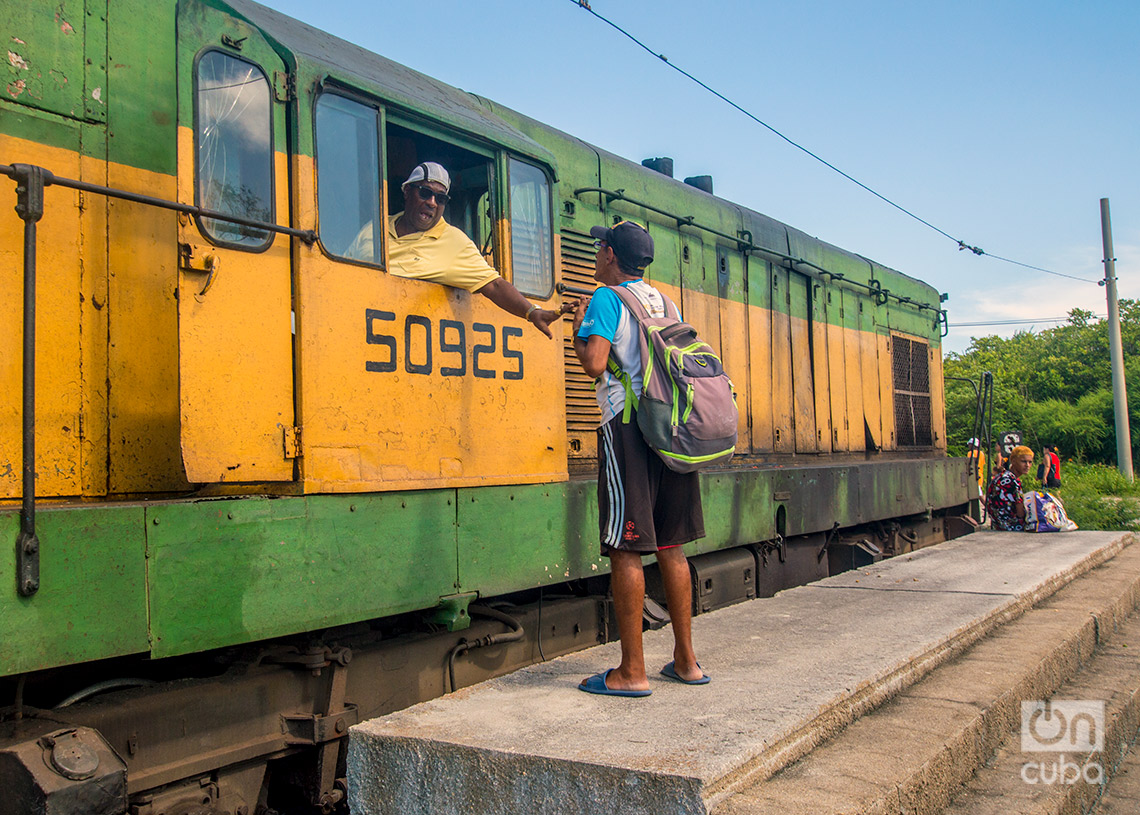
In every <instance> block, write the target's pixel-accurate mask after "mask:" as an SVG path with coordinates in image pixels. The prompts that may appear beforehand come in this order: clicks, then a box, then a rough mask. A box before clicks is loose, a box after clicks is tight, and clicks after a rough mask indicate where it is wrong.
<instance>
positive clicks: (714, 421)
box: [608, 286, 738, 473]
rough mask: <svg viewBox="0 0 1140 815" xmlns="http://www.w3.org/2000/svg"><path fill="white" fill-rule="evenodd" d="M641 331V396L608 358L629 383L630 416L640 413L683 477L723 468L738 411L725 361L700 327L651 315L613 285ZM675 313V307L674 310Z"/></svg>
mask: <svg viewBox="0 0 1140 815" xmlns="http://www.w3.org/2000/svg"><path fill="white" fill-rule="evenodd" d="M609 289H610V291H612V292H613V293H614V294H616V295H617V296H618V298H619V299H620V300H621V301H622V303H624V304H625V306H626V308H628V309H629V310H630V312H631V313H632V314H633V316H634V317H635V318H636V319H637V324H638V325H639V326H640V327H641V332H640V334H641V336H640V343H639V344H640V349H641V370H642V393H641V398H640V399H638V398H637V397H636V396H634V394H633V388H632V387H631V384H630V381H629V376H627V375H626V374H625V373H624V372H623V371H622V370H621V369H620V368H619V367H618V365H617V363H616V362H614V360H613V358H612V357H611V358H610V360H609V365H608V367H609V370H610V372H611V373H613V374H614V376H616V377H617V378H618V379H620V380H621V381H622V383H623V384H624V385H625V405H626V409H625V414H624V416H623V418H622V420H623V421H625V422H628V421H629V413H630V409H631V408H635V409H636V410H637V426H638V427H639V428H641V435H642V436H644V437H645V442H646V444H648V445H649V446H650V447H651V448H652V449H653V450H654V451H655V452H656V453H657V455H659V456H660V457H661V459H662V460H663V461H664V462H665V465H666V466H667V467H668V468H669V469H671V470H674V471H676V472H679V473H691V472H693V471H695V470H699V469H701V468H702V467H707V466H709V465H711V464H723V463H725V462H727V461H728V460H729V459H730V458H732V454H733V452H734V451H735V450H736V426H737V418H738V413H737V409H736V393H735V389H734V388H733V385H732V380H731V379H729V378H728V374H726V373H725V371H724V365H723V364H722V363H721V361H720V357H718V356H717V354H716V352H715V351H713V349H712V348H711V347H709V345H708V343H706V342H704V341H703V340H702V339H700V338H699V337H698V336H697V332H696V329H694V328H693V327H692V326H691V325H689V324H687V323H683V322H681V321H680V320H676V319H674V318H673V317H671V316H668V315H669V314H670V313H671V312H670V310H669V306H671V305H672V303H671V302H670V301H669V298H667V297H665V295H661V296H662V298H664V300H665V303H666V310H665V313H666V315H667V316H665V317H651V316H650V314H649V312H648V311H647V310H646V308H645V305H644V304H643V303H642V302H641V301H640V300H639V299H637V296H636V295H635V294H633V292H630V291H628V290H626V289H625V288H623V287H621V286H610V287H609ZM673 310H674V311H676V306H673Z"/></svg>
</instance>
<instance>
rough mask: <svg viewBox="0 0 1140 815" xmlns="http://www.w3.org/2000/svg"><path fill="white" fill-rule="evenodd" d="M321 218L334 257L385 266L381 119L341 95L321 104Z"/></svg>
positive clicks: (326, 96) (323, 239)
mask: <svg viewBox="0 0 1140 815" xmlns="http://www.w3.org/2000/svg"><path fill="white" fill-rule="evenodd" d="M316 132H317V214H318V218H319V222H320V223H319V226H320V235H321V243H322V244H323V245H324V247H325V250H326V251H328V252H329V253H331V254H333V255H338V256H340V257H345V258H349V259H351V260H359V261H363V262H365V263H373V264H376V265H377V266H379V265H382V264H383V262H384V254H383V242H382V241H383V234H384V232H383V230H384V220H383V218H382V217H381V215H380V156H379V146H380V116H379V112H378V111H377V110H376V108H372V107H369V106H367V105H362V104H360V103H359V102H354V101H352V100H351V99H346V98H344V97H343V96H336V95H334V94H331V93H326V94H322V95H321V97H320V98H319V99H318V100H317V126H316Z"/></svg>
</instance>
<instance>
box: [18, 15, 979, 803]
mask: <svg viewBox="0 0 1140 815" xmlns="http://www.w3.org/2000/svg"><path fill="white" fill-rule="evenodd" d="M0 23H2V24H3V33H4V35H5V39H6V46H7V52H8V59H7V60H6V61H5V62H3V63H0V71H2V72H3V78H2V80H0V172H2V173H3V175H4V176H5V177H0V274H2V275H3V280H4V281H5V285H4V286H3V287H2V288H0V529H2V530H3V539H4V540H6V541H7V544H6V545H3V546H0V706H2V707H0V789H2V790H3V794H0V813H17V812H19V813H23V812H51V813H76V814H78V813H108V814H113V815H119V813H123V812H127V811H129V812H130V813H133V814H134V815H159V813H190V812H195V813H240V814H241V815H253V813H270V812H273V811H278V812H308V811H324V812H330V811H333V810H334V809H336V808H338V807H342V806H343V800H344V792H345V790H344V780H343V779H344V769H343V768H344V745H345V738H346V731H347V728H348V727H349V726H351V725H352V724H354V723H355V722H357V721H360V720H362V719H365V718H368V717H372V716H376V715H379V714H382V713H385V712H389V711H392V710H396V709H399V708H401V707H404V706H407V705H409V704H412V703H414V702H417V701H420V700H423V699H427V698H431V697H433V696H436V695H439V694H441V693H445V692H447V691H449V690H452V689H453V688H455V687H457V686H459V685H465V684H470V683H472V682H475V681H478V680H480V679H482V678H485V677H488V676H491V675H494V674H497V673H502V672H505V671H509V670H512V669H514V668H517V667H518V666H521V665H524V664H528V663H531V662H534V661H537V660H540V659H547V658H550V657H552V656H554V655H557V654H562V653H567V652H570V651H573V650H575V649H579V648H583V647H587V646H589V645H592V644H594V643H597V642H600V641H605V640H606V639H607V638H612V636H613V634H612V631H611V621H610V617H609V604H608V600H607V562H606V560H605V559H604V558H600V557H599V555H598V530H597V508H596V494H595V484H594V477H595V472H594V470H595V468H596V441H595V428H596V425H597V421H598V410H597V406H596V404H595V401H594V394H593V391H592V388H591V384H592V383H591V382H589V381H588V380H587V378H586V377H585V375H584V374H583V373H582V371H581V369H580V367H579V366H578V364H577V362H576V360H575V358H574V354H573V351H572V348H571V345H570V338H569V336H568V332H569V323H568V321H567V322H563V323H561V324H556V325H555V326H554V327H555V330H556V336H555V340H553V341H551V340H548V339H547V338H546V337H545V336H543V335H542V334H540V333H539V332H538V331H535V330H534V329H533V328H532V327H531V326H528V325H527V324H526V323H525V322H524V321H523V320H521V319H518V318H514V317H511V316H510V315H508V314H506V313H504V312H502V311H500V310H498V309H496V308H495V307H494V306H493V305H492V304H491V303H490V302H489V301H487V300H486V298H483V297H481V296H479V295H478V294H475V295H472V294H469V293H468V292H465V291H461V290H456V289H452V288H447V287H445V286H442V285H439V284H436V283H431V282H425V281H420V280H412V279H406V278H401V277H397V276H394V275H390V274H388V272H387V271H386V269H385V253H384V241H385V236H384V230H383V229H382V224H383V223H384V219H385V217H386V216H388V215H390V214H392V213H395V212H397V211H398V210H399V208H400V194H399V190H398V187H399V184H400V182H401V181H402V180H403V179H404V178H405V177H407V175H408V172H409V171H410V169H411V168H413V167H415V166H416V165H417V164H418V163H420V162H422V161H437V162H440V163H441V164H443V165H444V166H446V167H447V168H448V169H449V170H450V172H451V176H452V179H453V185H452V190H451V200H450V202H449V204H448V207H447V213H446V218H447V220H448V221H449V222H450V223H452V224H454V225H456V226H458V227H460V228H461V229H463V230H464V231H465V232H466V233H467V234H468V235H469V236H470V237H471V239H472V240H473V241H474V243H475V244H476V245H477V246H478V247H479V248H480V249H481V250H482V252H483V253H484V254H485V255H486V257H487V258H488V259H489V261H490V262H491V263H492V265H494V266H495V268H497V269H499V270H500V271H501V272H502V274H503V275H504V276H505V277H506V278H507V279H509V280H510V281H511V282H512V283H513V284H514V285H515V287H517V288H518V289H519V290H520V291H522V292H523V293H524V294H525V295H527V296H528V297H529V298H530V299H531V300H532V302H534V303H537V304H540V305H542V306H544V307H548V308H554V307H557V306H558V305H559V304H560V303H562V302H563V301H564V300H567V299H576V298H577V297H578V296H580V295H581V294H583V293H588V292H589V291H590V290H592V288H593V285H594V283H593V281H592V273H593V254H594V250H593V246H592V240H591V239H590V238H589V229H590V227H591V226H595V225H599V224H612V223H615V222H617V221H619V220H621V219H632V220H636V221H638V222H640V223H642V224H645V225H646V226H647V227H648V229H649V231H650V233H651V234H652V236H653V238H654V241H655V244H656V259H655V261H654V263H653V265H652V266H651V267H650V270H649V274H648V278H649V279H650V280H651V281H652V282H653V283H654V284H655V285H657V286H658V287H660V288H661V289H662V290H663V291H665V292H666V293H667V294H668V295H669V296H670V297H671V298H672V299H673V300H674V301H676V302H677V303H678V304H680V306H681V309H682V312H683V317H684V319H685V321H686V322H688V323H690V324H692V325H693V326H695V327H696V329H697V330H698V332H699V333H700V335H701V336H702V338H704V339H706V340H707V341H709V342H710V343H711V344H712V345H713V346H714V347H717V348H718V349H719V350H720V352H721V355H722V357H723V360H724V362H725V366H726V368H727V369H728V371H729V373H730V374H731V375H732V377H733V380H734V382H735V386H736V390H737V400H738V406H739V409H740V411H739V412H740V423H739V443H738V445H737V454H736V456H735V458H733V460H732V461H731V462H730V463H729V464H728V465H725V466H722V467H719V468H716V469H713V470H710V471H706V472H704V473H703V474H702V491H703V495H704V499H705V517H706V522H707V527H708V536H707V537H706V538H704V539H703V540H701V541H699V542H696V543H694V544H690V545H689V546H688V547H687V551H688V553H689V554H690V556H691V563H692V571H693V604H694V611H695V612H696V613H703V612H706V611H710V610H712V609H715V608H718V607H720V606H723V605H725V604H727V603H731V602H738V601H741V600H746V599H749V598H753V597H757V596H765V595H771V594H772V593H774V592H775V591H778V590H779V589H781V588H784V587H787V586H791V585H796V584H800V583H803V582H807V581H810V580H814V579H816V578H819V577H822V576H826V575H827V574H828V573H829V572H834V571H836V570H840V569H844V568H852V567H855V566H858V565H861V564H864V563H867V562H870V561H871V560H874V559H876V558H879V557H882V556H891V555H896V554H899V553H901V552H906V551H909V550H910V549H912V548H915V547H919V546H925V545H929V544H932V543H936V542H939V541H942V540H945V539H946V538H948V537H953V536H955V535H957V534H961V533H962V532H963V531H965V530H966V529H967V528H968V523H967V522H966V521H965V520H964V518H963V516H965V515H966V514H967V513H968V512H969V508H970V503H971V501H974V500H976V497H977V483H976V481H974V480H973V479H970V478H969V477H968V471H967V467H966V465H965V462H964V460H963V459H953V458H948V457H947V455H946V439H945V435H944V433H945V431H944V427H945V421H944V415H943V414H944V407H943V401H942V400H943V382H942V364H941V339H942V335H943V329H944V327H945V312H944V311H943V310H942V309H941V300H940V296H939V293H938V292H937V290H935V289H934V288H932V287H931V286H929V285H927V284H925V283H922V282H920V281H919V280H916V279H914V278H911V277H908V276H906V275H904V274H902V273H900V272H897V271H895V270H892V269H890V268H887V267H885V266H882V265H880V264H878V263H876V262H874V261H871V260H868V259H866V258H863V257H860V256H858V255H856V254H853V253H851V252H847V251H844V250H842V249H839V248H837V247H835V246H832V245H829V244H827V243H825V242H823V241H821V240H818V239H816V238H813V237H810V236H808V235H807V234H805V233H803V232H801V231H799V230H797V229H794V228H792V227H790V226H787V225H785V224H782V223H779V222H777V221H775V220H773V219H771V218H768V217H766V216H764V215H762V214H760V213H757V212H754V211H752V210H750V209H748V208H746V207H744V206H741V205H738V204H734V203H732V202H729V201H726V200H723V199H721V198H718V197H716V196H715V195H713V194H711V186H710V185H709V184H708V183H706V181H705V180H702V179H695V180H692V179H691V180H690V181H691V182H692V183H686V182H681V181H678V180H674V179H673V178H671V177H670V176H671V172H670V168H669V166H668V165H669V162H666V161H660V160H658V161H649V162H646V164H647V165H648V166H645V165H643V164H638V163H636V162H632V161H628V160H625V159H623V158H620V157H618V156H615V155H612V154H610V153H607V152H606V151H604V150H601V149H599V148H597V147H594V146H591V145H589V144H586V143H584V142H582V141H580V140H578V139H576V138H574V137H573V136H572V135H569V134H566V133H562V132H559V131H557V130H555V129H553V128H551V127H548V126H546V125H544V124H542V123H540V122H538V121H535V120H533V119H530V118H528V117H526V116H524V115H522V114H520V113H516V112H515V111H513V110H509V109H507V108H505V107H502V106H500V105H497V104H495V103H494V102H491V101H488V100H486V99H483V98H480V97H478V96H474V95H472V94H470V93H466V92H462V91H459V90H457V89H455V88H452V87H449V86H447V85H445V84H443V83H441V82H438V81H436V80H433V79H431V78H430V77H427V76H424V75H422V74H420V73H417V72H415V71H412V70H410V69H408V68H405V67H403V66H401V65H398V64H395V63H393V62H391V61H389V60H386V59H384V58H383V57H381V56H378V55H376V54H373V53H370V52H368V51H366V50H364V49H362V48H359V47H356V46H354V45H352V44H350V43H347V42H344V41H341V40H339V39H336V38H334V37H332V36H330V35H328V34H325V33H323V32H321V31H318V30H316V29H314V28H312V27H309V26H307V25H304V24H302V23H300V22H298V21H296V20H293V19H290V18H288V17H286V16H284V15H282V14H279V13H277V12H274V11H272V10H270V9H268V8H265V7H263V6H260V5H258V4H256V3H253V2H249V1H248V0H101V2H95V1H94V0H59V2H53V3H51V4H41V3H24V2H16V0H0ZM370 230H371V235H372V238H373V240H372V241H370V242H367V243H370V245H371V246H372V249H371V250H370V251H368V252H364V253H361V252H359V251H356V250H353V249H352V247H353V246H354V244H357V238H358V237H359V236H360V235H361V234H362V233H363V234H365V235H367V234H369V231H370ZM655 591H656V590H655V587H654V584H653V580H652V579H651V580H650V592H649V594H650V599H649V600H647V603H646V611H645V616H646V622H647V625H660V624H663V622H664V620H665V615H664V613H663V612H662V611H661V609H660V606H659V604H658V602H659V601H660V598H659V597H656V600H657V601H658V602H655Z"/></svg>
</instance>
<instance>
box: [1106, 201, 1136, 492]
mask: <svg viewBox="0 0 1140 815" xmlns="http://www.w3.org/2000/svg"><path fill="white" fill-rule="evenodd" d="M1100 231H1101V236H1102V237H1103V239H1104V280H1102V281H1100V285H1102V286H1104V287H1105V290H1106V292H1105V293H1106V296H1107V297H1108V352H1109V358H1110V359H1111V360H1112V405H1113V410H1114V412H1115V413H1116V468H1117V469H1118V470H1120V472H1121V474H1122V475H1123V476H1124V477H1125V478H1127V479H1128V480H1129V481H1131V480H1132V432H1131V431H1130V430H1129V427H1128V391H1127V388H1126V387H1125V383H1124V350H1123V348H1122V347H1121V343H1120V307H1119V305H1117V302H1116V258H1115V257H1113V251H1112V217H1111V216H1110V215H1109V213H1108V199H1107V198H1102V199H1100Z"/></svg>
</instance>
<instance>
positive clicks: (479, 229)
mask: <svg viewBox="0 0 1140 815" xmlns="http://www.w3.org/2000/svg"><path fill="white" fill-rule="evenodd" d="M384 146H385V159H386V170H387V177H388V189H389V190H391V192H390V194H389V196H388V215H389V216H392V215H396V214H398V213H400V212H403V210H404V196H403V193H402V191H401V189H400V185H401V184H403V183H404V181H405V180H406V179H407V178H408V176H409V175H411V172H412V170H414V169H415V168H416V167H417V166H418V165H420V164H422V163H423V162H425V161H434V162H436V163H437V164H441V165H443V167H444V169H446V170H447V173H448V175H449V176H450V177H451V187H450V189H449V190H448V201H447V203H446V204H445V205H444V210H443V220H445V221H447V223H449V224H451V225H452V226H455V227H458V228H459V229H461V230H463V231H464V232H465V233H466V234H467V237H469V238H471V241H472V242H473V243H474V244H475V245H476V246H477V247H479V251H480V252H481V253H482V255H483V257H484V258H486V259H487V262H488V263H489V264H491V265H492V266H494V267H495V268H498V264H496V262H495V258H496V246H495V231H494V212H493V210H494V205H495V202H494V197H495V196H494V177H495V175H494V170H495V164H494V157H493V156H492V155H490V154H484V153H480V152H476V151H475V150H471V149H466V148H465V147H463V146H460V145H458V144H456V143H454V142H452V141H445V140H443V139H440V138H434V137H432V136H430V135H427V134H426V133H422V132H419V131H418V130H414V129H412V128H410V127H404V126H402V125H399V124H393V123H391V121H390V120H389V123H388V127H387V130H386V138H385V144H384Z"/></svg>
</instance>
